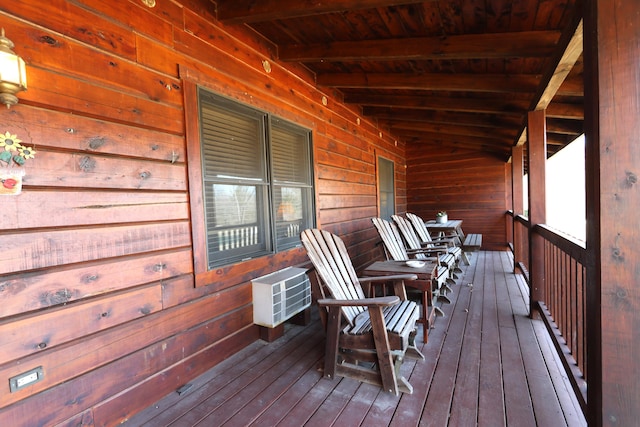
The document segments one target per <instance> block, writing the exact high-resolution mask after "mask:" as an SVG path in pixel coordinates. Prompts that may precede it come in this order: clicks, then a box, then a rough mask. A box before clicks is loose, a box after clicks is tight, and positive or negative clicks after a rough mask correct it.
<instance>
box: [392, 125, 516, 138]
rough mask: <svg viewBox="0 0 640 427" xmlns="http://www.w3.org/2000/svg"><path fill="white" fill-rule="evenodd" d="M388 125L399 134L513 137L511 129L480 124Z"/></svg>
mask: <svg viewBox="0 0 640 427" xmlns="http://www.w3.org/2000/svg"><path fill="white" fill-rule="evenodd" d="M390 126H391V130H392V132H393V133H394V134H399V133H402V132H403V131H415V132H427V133H437V134H442V135H445V134H446V135H465V136H474V137H479V138H486V139H493V140H509V138H513V131H508V130H504V129H496V128H487V127H480V126H468V125H467V124H466V123H465V124H464V125H462V124H459V125H456V126H453V125H448V124H438V123H425V122H411V121H403V122H394V123H390Z"/></svg>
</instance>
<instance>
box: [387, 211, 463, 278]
mask: <svg viewBox="0 0 640 427" xmlns="http://www.w3.org/2000/svg"><path fill="white" fill-rule="evenodd" d="M391 219H393V222H395V223H396V226H397V227H398V230H400V233H401V234H402V236H403V237H404V241H405V242H406V244H407V252H409V253H410V252H411V251H416V252H418V253H420V252H421V251H423V250H425V249H426V250H429V251H430V252H429V253H430V254H435V255H436V256H437V257H438V261H439V263H440V265H442V266H444V267H447V269H448V270H449V276H448V277H447V284H449V285H452V284H454V283H455V280H454V279H456V278H457V277H456V275H455V269H457V268H458V260H457V259H456V257H455V255H453V254H451V253H449V251H448V249H449V247H448V246H447V245H446V244H442V243H441V244H438V243H433V242H432V243H426V244H423V243H422V242H421V240H420V237H418V234H417V233H416V231H415V229H414V228H413V225H412V224H411V222H410V221H409V220H408V219H406V218H403V217H401V216H399V215H391Z"/></svg>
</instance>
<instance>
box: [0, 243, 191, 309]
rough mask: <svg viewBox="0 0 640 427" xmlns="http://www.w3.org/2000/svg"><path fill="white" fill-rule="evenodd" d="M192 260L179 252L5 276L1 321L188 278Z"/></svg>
mask: <svg viewBox="0 0 640 427" xmlns="http://www.w3.org/2000/svg"><path fill="white" fill-rule="evenodd" d="M191 260H192V257H191V251H190V250H185V249H182V250H178V251H175V250H171V251H164V252H160V253H154V254H144V255H139V256H134V257H125V258H117V259H114V260H100V261H95V262H91V263H84V264H80V265H76V266H73V267H66V268H58V269H49V270H47V271H46V272H45V271H43V270H37V271H34V272H31V273H27V274H25V273H21V272H18V273H16V274H12V275H5V276H2V278H0V307H1V308H0V319H1V318H3V317H7V316H12V315H16V314H20V313H26V312H29V311H33V310H38V309H42V308H47V307H51V306H56V305H62V304H67V303H70V302H72V301H77V300H80V299H84V298H88V297H94V296H97V295H101V294H105V293H108V292H113V291H118V290H122V289H126V288H132V287H135V286H140V285H143V284H146V283H151V282H154V281H158V280H163V279H166V278H170V277H172V276H178V275H181V274H188V273H191V272H192V271H193V269H192V261H191ZM163 306H164V305H163Z"/></svg>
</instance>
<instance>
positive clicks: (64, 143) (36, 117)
mask: <svg viewBox="0 0 640 427" xmlns="http://www.w3.org/2000/svg"><path fill="white" fill-rule="evenodd" d="M0 128H2V129H5V128H6V129H11V132H12V133H14V134H17V135H18V137H19V138H20V139H21V140H22V141H23V143H24V144H26V145H33V146H34V147H35V148H36V149H38V148H43V147H46V148H49V149H58V150H64V151H66V150H69V151H76V152H77V151H82V152H87V153H92V154H99V153H102V154H112V155H118V156H125V157H135V158H141V159H147V160H157V161H165V162H170V163H178V164H183V163H184V162H185V161H186V159H185V143H184V139H183V138H182V137H180V136H176V135H171V134H167V133H165V132H158V131H152V130H148V129H141V128H139V127H135V126H127V125H122V124H118V123H112V122H108V121H105V120H97V119H92V118H89V117H82V116H78V115H74V114H70V113H61V112H56V111H51V110H45V109H41V108H31V107H24V106H20V108H13V109H11V110H10V111H8V112H7V113H6V114H2V115H0ZM29 163H31V162H29Z"/></svg>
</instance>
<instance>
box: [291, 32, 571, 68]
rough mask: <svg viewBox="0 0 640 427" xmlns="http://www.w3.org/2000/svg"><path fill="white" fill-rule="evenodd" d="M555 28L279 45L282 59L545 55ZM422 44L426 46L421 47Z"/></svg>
mask: <svg viewBox="0 0 640 427" xmlns="http://www.w3.org/2000/svg"><path fill="white" fill-rule="evenodd" d="M559 36H560V34H559V33H558V32H557V31H531V32H518V33H500V34H477V35H454V36H449V37H430V38H426V37H425V38H418V39H415V38H414V39H406V38H403V39H395V40H394V39H386V40H371V41H369V40H364V41H343V42H340V41H338V42H333V43H325V44H321V45H308V44H304V45H288V46H282V48H281V49H280V50H279V55H278V57H279V58H280V59H282V60H283V61H301V62H319V61H321V62H324V61H363V60H364V61H381V60H384V61H392V60H424V59H477V58H510V57H517V56H521V55H522V52H523V51H526V52H528V54H529V56H547V55H549V54H551V53H552V52H553V51H554V49H553V48H554V45H555V44H556V43H557V41H558V38H559ZM425 46H427V47H428V49H429V50H426V49H425Z"/></svg>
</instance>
